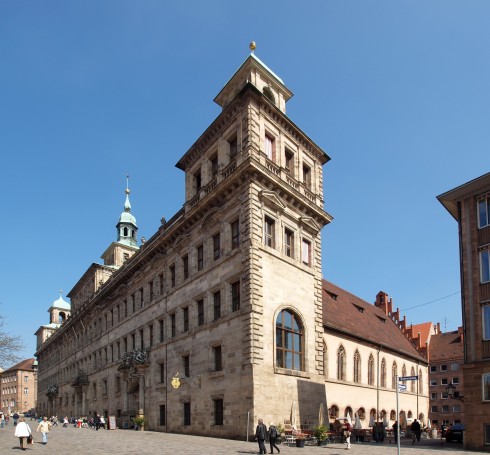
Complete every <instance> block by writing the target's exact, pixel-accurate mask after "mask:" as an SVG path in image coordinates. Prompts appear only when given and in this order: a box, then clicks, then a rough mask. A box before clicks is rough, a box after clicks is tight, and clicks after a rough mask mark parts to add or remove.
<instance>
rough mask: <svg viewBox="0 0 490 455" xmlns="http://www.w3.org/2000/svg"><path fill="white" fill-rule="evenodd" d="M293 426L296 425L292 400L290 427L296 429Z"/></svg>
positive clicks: (294, 407)
mask: <svg viewBox="0 0 490 455" xmlns="http://www.w3.org/2000/svg"><path fill="white" fill-rule="evenodd" d="M295 425H296V406H295V404H294V400H293V403H292V404H291V427H292V428H294V429H296V427H295Z"/></svg>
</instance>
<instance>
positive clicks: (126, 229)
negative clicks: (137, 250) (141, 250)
mask: <svg viewBox="0 0 490 455" xmlns="http://www.w3.org/2000/svg"><path fill="white" fill-rule="evenodd" d="M123 235H124V237H127V236H128V228H127V227H125V228H124V229H123Z"/></svg>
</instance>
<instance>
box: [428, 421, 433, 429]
mask: <svg viewBox="0 0 490 455" xmlns="http://www.w3.org/2000/svg"><path fill="white" fill-rule="evenodd" d="M431 425H432V424H431V423H430V419H427V428H428V429H429V430H430V429H431V427H430V426H431Z"/></svg>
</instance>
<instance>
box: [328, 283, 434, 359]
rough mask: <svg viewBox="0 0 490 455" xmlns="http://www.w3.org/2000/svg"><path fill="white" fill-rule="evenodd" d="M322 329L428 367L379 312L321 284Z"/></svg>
mask: <svg viewBox="0 0 490 455" xmlns="http://www.w3.org/2000/svg"><path fill="white" fill-rule="evenodd" d="M323 326H324V327H325V329H326V330H327V331H328V330H329V329H331V330H335V331H337V332H342V333H344V334H346V335H350V336H354V337H358V338H359V337H360V338H363V339H365V340H367V341H369V342H371V343H373V344H375V345H381V346H382V347H384V348H387V349H391V350H393V351H396V352H398V353H400V354H404V355H408V356H410V357H414V358H416V359H417V360H420V361H422V362H425V363H427V360H426V359H424V358H423V357H422V356H421V355H420V354H419V352H418V351H417V349H415V347H414V346H413V345H412V343H411V342H410V341H409V340H408V339H407V338H406V336H405V335H404V334H403V333H402V331H401V330H400V329H399V328H398V327H397V326H396V324H395V323H394V322H393V321H392V320H391V319H390V317H389V316H387V315H386V314H385V313H384V312H383V311H382V310H381V309H379V308H377V307H375V306H374V305H372V304H370V303H368V302H366V301H365V300H362V299H360V298H359V297H357V296H355V295H354V294H351V293H350V292H348V291H346V290H344V289H342V288H339V287H338V286H336V285H335V284H333V283H330V282H329V281H327V280H323Z"/></svg>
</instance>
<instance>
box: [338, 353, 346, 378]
mask: <svg viewBox="0 0 490 455" xmlns="http://www.w3.org/2000/svg"><path fill="white" fill-rule="evenodd" d="M337 379H339V380H340V381H345V349H344V347H343V346H342V345H340V347H339V349H338V350H337Z"/></svg>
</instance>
